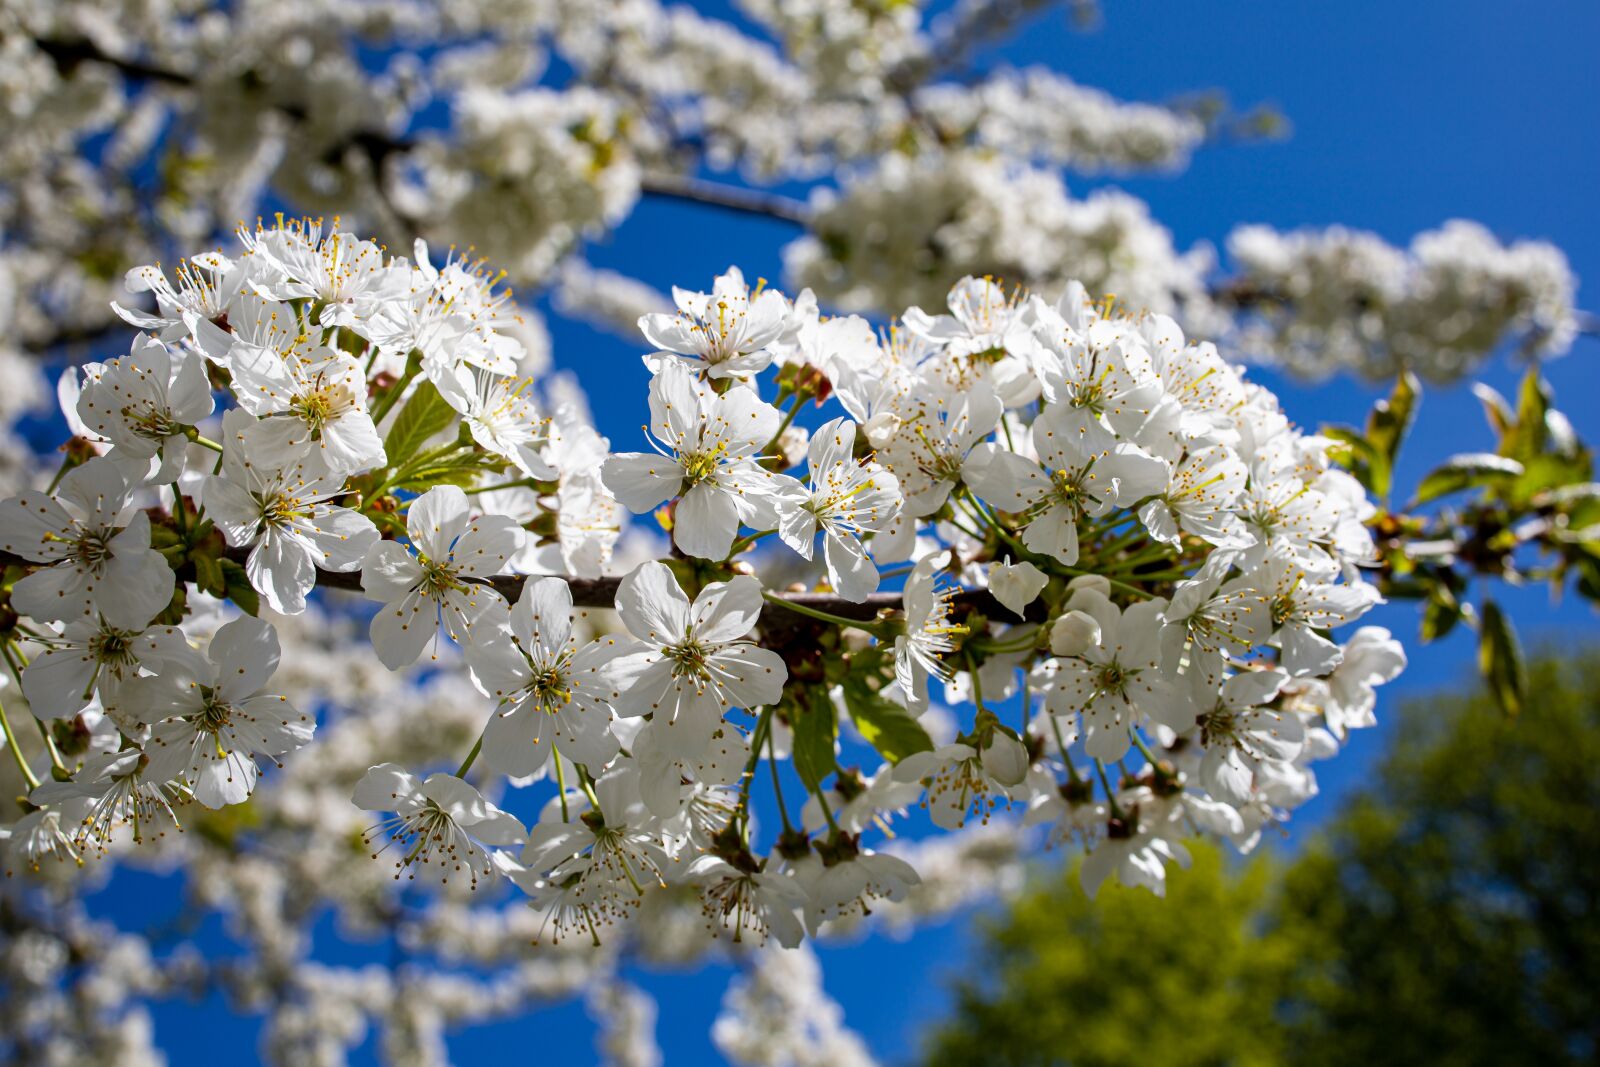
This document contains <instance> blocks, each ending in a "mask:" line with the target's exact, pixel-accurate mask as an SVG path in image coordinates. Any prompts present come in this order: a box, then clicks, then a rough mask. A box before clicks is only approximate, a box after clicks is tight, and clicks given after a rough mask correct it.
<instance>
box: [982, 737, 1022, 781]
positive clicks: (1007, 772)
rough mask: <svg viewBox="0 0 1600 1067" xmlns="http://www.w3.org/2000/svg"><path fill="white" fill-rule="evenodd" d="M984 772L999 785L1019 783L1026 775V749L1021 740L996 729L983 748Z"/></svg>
mask: <svg viewBox="0 0 1600 1067" xmlns="http://www.w3.org/2000/svg"><path fill="white" fill-rule="evenodd" d="M982 759H983V769H984V772H985V773H987V774H988V775H989V777H990V778H993V779H994V780H995V781H997V782H999V783H1000V784H1001V785H1005V786H1011V785H1020V784H1021V782H1022V780H1023V779H1024V778H1026V777H1027V776H1028V749H1027V747H1026V746H1025V745H1023V743H1022V742H1021V741H1018V740H1017V739H1016V738H1015V737H1012V736H1011V735H1010V734H1008V733H1006V732H1005V731H1004V730H996V731H995V732H994V733H993V734H992V735H991V736H990V739H989V747H988V748H986V749H984V750H983V757H982Z"/></svg>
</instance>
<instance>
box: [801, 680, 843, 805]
mask: <svg viewBox="0 0 1600 1067" xmlns="http://www.w3.org/2000/svg"><path fill="white" fill-rule="evenodd" d="M789 715H790V719H789V726H790V728H791V729H793V730H794V769H795V772H796V773H797V774H799V775H800V780H801V781H802V782H804V783H805V784H806V788H807V789H809V790H811V791H812V792H817V791H818V790H819V789H821V788H822V780H823V779H824V778H826V777H827V776H828V775H830V774H832V773H833V771H834V768H835V762H834V754H833V742H834V739H835V738H836V737H837V736H838V734H839V713H838V712H837V711H835V710H834V707H833V700H832V698H831V697H829V696H828V687H827V686H823V685H814V686H811V687H810V688H808V689H807V690H806V693H805V697H804V699H802V700H800V701H797V702H796V703H795V704H793V705H792V706H791V708H790V712H789Z"/></svg>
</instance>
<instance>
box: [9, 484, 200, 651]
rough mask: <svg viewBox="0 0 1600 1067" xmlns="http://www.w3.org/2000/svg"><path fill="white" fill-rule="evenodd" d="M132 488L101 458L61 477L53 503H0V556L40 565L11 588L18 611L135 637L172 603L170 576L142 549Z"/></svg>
mask: <svg viewBox="0 0 1600 1067" xmlns="http://www.w3.org/2000/svg"><path fill="white" fill-rule="evenodd" d="M135 488H136V487H135V486H133V485H130V484H129V482H128V478H127V476H126V475H125V474H124V473H123V471H122V470H121V469H120V468H119V467H118V466H117V464H115V463H113V462H112V461H111V460H110V459H108V458H104V457H101V458H97V459H91V460H90V461H89V462H87V463H85V464H83V465H82V466H80V467H75V468H73V469H72V470H70V471H68V472H67V473H66V475H65V476H64V477H63V478H62V479H61V485H60V487H59V488H58V489H57V490H56V492H55V494H54V495H47V494H45V493H39V492H32V491H30V492H26V493H22V494H21V495H19V496H14V497H11V498H10V499H9V500H6V501H4V502H0V550H4V551H6V552H11V553H14V554H16V555H18V556H21V557H22V558H23V559H25V560H32V561H35V562H37V563H41V564H44V566H42V567H40V568H39V569H38V570H36V571H34V572H33V573H32V574H30V575H28V576H26V577H24V578H22V579H19V580H18V581H17V583H16V584H15V585H14V586H12V588H11V603H12V606H13V607H15V608H16V609H17V610H18V611H20V612H23V613H25V614H28V615H32V616H33V617H34V618H36V619H42V620H46V621H62V622H71V621H76V620H79V619H94V618H97V617H103V618H105V620H106V621H107V622H109V623H110V624H111V625H113V626H115V627H116V628H118V629H120V630H134V631H137V630H142V629H144V627H145V625H146V624H147V623H149V622H150V620H151V619H153V618H154V617H155V616H156V614H157V613H158V612H160V611H161V609H163V608H165V607H166V606H167V603H168V601H170V600H171V599H172V591H173V588H174V585H175V582H174V578H173V574H172V568H171V567H168V566H167V561H166V559H165V558H164V557H163V556H162V555H161V553H159V552H157V551H155V550H154V549H152V548H151V547H150V518H149V516H148V515H146V514H145V513H144V512H142V511H140V510H138V509H137V508H136V507H135V505H134V490H135Z"/></svg>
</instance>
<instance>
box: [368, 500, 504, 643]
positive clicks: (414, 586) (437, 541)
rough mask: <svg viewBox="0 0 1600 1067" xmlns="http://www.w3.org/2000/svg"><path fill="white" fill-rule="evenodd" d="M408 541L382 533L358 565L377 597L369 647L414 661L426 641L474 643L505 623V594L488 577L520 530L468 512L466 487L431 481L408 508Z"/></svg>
mask: <svg viewBox="0 0 1600 1067" xmlns="http://www.w3.org/2000/svg"><path fill="white" fill-rule="evenodd" d="M406 534H407V536H408V537H409V538H410V541H411V545H410V548H409V549H408V548H407V547H406V546H404V545H401V544H399V543H397V542H395V541H380V542H379V543H378V544H376V545H373V546H372V549H371V550H370V551H369V552H368V553H367V557H366V559H365V561H363V563H362V567H361V588H362V591H363V592H365V593H366V594H367V596H369V597H371V598H372V599H373V600H377V601H379V602H381V603H382V604H383V606H382V607H381V608H379V609H378V613H377V614H376V615H374V616H373V617H372V631H371V632H372V647H373V650H374V651H375V652H377V654H378V658H379V659H380V660H382V661H383V665H384V666H385V667H388V668H389V669H390V670H399V669H400V668H401V667H405V666H407V665H408V664H411V663H414V662H415V661H416V659H417V657H418V656H420V655H422V652H423V649H425V648H427V647H428V643H429V642H430V641H432V642H434V645H435V648H434V652H433V653H432V657H431V658H434V659H437V658H438V647H437V646H438V639H439V635H440V634H445V635H447V636H449V637H450V639H451V640H453V641H456V642H458V643H461V644H464V645H468V646H470V645H472V644H474V643H475V642H477V641H481V640H485V639H486V638H487V637H488V635H492V634H494V633H495V632H497V631H499V630H503V629H505V628H506V626H507V625H508V619H509V612H510V608H509V606H508V605H507V604H506V600H505V597H503V596H501V595H500V593H499V591H498V590H496V589H495V588H494V586H493V585H491V584H489V582H488V581H487V579H489V578H491V577H493V576H494V575H496V574H500V573H501V572H503V571H504V570H505V569H506V564H507V562H508V561H509V560H510V559H511V557H512V556H513V555H515V554H516V552H517V549H518V548H519V546H520V545H521V543H522V537H523V534H522V530H521V529H519V528H518V526H517V525H516V523H515V522H513V521H512V520H511V519H508V518H506V517H504V516H501V515H479V516H477V517H476V518H474V517H472V510H471V508H470V507H469V506H468V502H467V495H466V493H464V492H462V491H461V490H460V489H459V488H457V487H456V486H453V485H441V486H436V487H434V488H433V489H430V490H428V491H427V492H426V493H423V494H422V495H421V496H419V497H417V498H416V499H415V500H413V501H412V502H411V506H410V507H409V508H408V509H407V511H406Z"/></svg>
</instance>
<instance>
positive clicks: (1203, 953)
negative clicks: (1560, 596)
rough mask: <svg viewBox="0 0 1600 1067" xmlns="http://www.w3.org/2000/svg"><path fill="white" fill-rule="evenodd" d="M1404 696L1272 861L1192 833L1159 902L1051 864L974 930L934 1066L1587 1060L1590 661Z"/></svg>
mask: <svg viewBox="0 0 1600 1067" xmlns="http://www.w3.org/2000/svg"><path fill="white" fill-rule="evenodd" d="M1530 681H1531V683H1532V684H1531V685H1530V686H1529V689H1528V692H1529V694H1530V699H1529V700H1528V703H1527V707H1526V709H1525V710H1524V713H1523V715H1522V716H1521V718H1519V719H1508V718H1507V717H1505V716H1504V715H1502V714H1500V712H1499V710H1498V708H1497V706H1496V705H1495V703H1494V702H1493V700H1492V698H1491V697H1490V696H1488V695H1484V694H1479V693H1474V694H1472V695H1446V696H1441V697H1439V698H1437V699H1430V700H1425V701H1420V702H1416V703H1414V705H1413V706H1412V707H1411V708H1410V709H1408V711H1407V712H1406V713H1404V714H1402V715H1400V716H1398V717H1397V735H1396V736H1395V738H1394V741H1393V744H1392V746H1391V749H1390V751H1389V753H1388V754H1387V756H1386V758H1385V760H1384V761H1383V763H1382V766H1381V768H1380V770H1379V773H1378V774H1377V775H1376V777H1375V779H1374V784H1373V785H1372V786H1371V787H1369V789H1368V790H1366V791H1365V792H1363V793H1362V794H1359V795H1358V796H1356V797H1355V798H1354V799H1353V800H1352V801H1351V802H1350V803H1349V804H1348V805H1347V806H1346V807H1345V808H1344V810H1343V811H1342V812H1341V813H1340V814H1339V815H1338V817H1337V818H1336V819H1335V821H1334V822H1333V823H1332V825H1331V826H1330V827H1329V828H1328V829H1327V830H1326V831H1325V832H1324V833H1323V834H1321V835H1320V836H1319V837H1318V839H1316V840H1315V841H1314V842H1312V843H1311V844H1310V846H1309V847H1308V849H1307V851H1306V852H1304V853H1303V854H1302V855H1301V856H1300V857H1298V858H1297V859H1295V860H1294V861H1293V862H1292V863H1290V864H1289V865H1287V866H1286V867H1282V868H1281V869H1276V870H1275V869H1272V868H1270V867H1269V866H1268V865H1267V864H1266V863H1264V862H1262V861H1255V862H1252V863H1250V864H1247V865H1244V866H1242V867H1237V868H1235V869H1231V870H1230V869H1229V867H1228V865H1227V864H1226V863H1225V861H1224V860H1223V859H1222V857H1221V856H1220V854H1218V853H1217V852H1215V851H1212V850H1201V849H1196V858H1195V865H1194V867H1193V868H1192V869H1191V870H1189V871H1186V872H1174V873H1173V875H1172V877H1170V878H1169V880H1168V885H1169V890H1168V899H1167V900H1166V901H1161V900H1157V899H1156V898H1154V897H1152V896H1150V895H1149V894H1148V893H1146V892H1143V891H1142V890H1136V889H1123V888H1121V887H1113V886H1107V888H1106V889H1105V891H1103V892H1102V893H1101V894H1100V897H1099V899H1098V900H1096V901H1090V900H1088V899H1087V898H1085V897H1084V895H1083V894H1082V893H1081V892H1080V891H1079V890H1078V888H1077V880H1076V878H1068V877H1065V876H1052V877H1051V878H1050V879H1049V882H1048V884H1044V885H1041V886H1039V887H1038V888H1036V889H1034V890H1033V891H1032V892H1030V893H1029V894H1028V895H1026V896H1024V897H1023V898H1021V899H1020V900H1019V901H1017V902H1016V904H1015V905H1014V906H1013V908H1012V909H1011V911H1010V912H1009V914H1007V915H1006V916H1004V917H1003V918H1002V919H1000V920H998V921H996V922H995V923H993V924H992V925H991V926H990V927H989V928H988V929H987V931H986V933H985V942H984V944H983V946H982V948H981V950H980V966H978V967H977V968H975V969H974V970H973V975H974V976H973V977H967V978H963V979H962V980H961V982H960V984H959V986H958V989H957V1009H956V1011H955V1013H954V1015H953V1017H952V1019H951V1021H950V1022H949V1023H947V1024H946V1026H945V1027H944V1028H943V1029H942V1030H940V1031H939V1032H937V1033H936V1034H935V1035H934V1037H933V1038H932V1039H931V1041H930V1043H929V1046H928V1049H927V1050H926V1057H925V1060H926V1062H927V1063H928V1064H929V1065H931V1067H944V1065H956V1064H962V1065H966V1064H973V1063H984V1064H990V1065H1035V1064H1041V1065H1042V1064H1061V1065H1065V1064H1071V1065H1074V1067H1079V1065H1081V1067H1091V1065H1099V1064H1131V1063H1141V1064H1172V1065H1195V1067H1199V1065H1211V1064H1216V1065H1224V1064H1226V1065H1241V1067H1243V1065H1251V1064H1257V1063H1278V1062H1293V1063H1296V1064H1313V1065H1316V1064H1340V1065H1344V1064H1362V1065H1364V1067H1372V1065H1378V1064H1402V1063H1404V1064H1415V1063H1450V1064H1453V1065H1461V1064H1466V1065H1470V1064H1495V1065H1501V1064H1506V1063H1540V1064H1578V1063H1593V1062H1595V1060H1596V1057H1597V1055H1600V930H1597V927H1596V925H1595V923H1594V921H1593V919H1594V916H1595V914H1596V912H1597V905H1600V655H1597V654H1595V653H1593V652H1591V653H1589V654H1587V655H1586V656H1584V657H1583V658H1582V659H1578V660H1568V661H1563V660H1560V659H1556V658H1550V657H1546V658H1544V659H1541V660H1539V661H1537V662H1535V663H1533V664H1532V665H1530Z"/></svg>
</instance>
